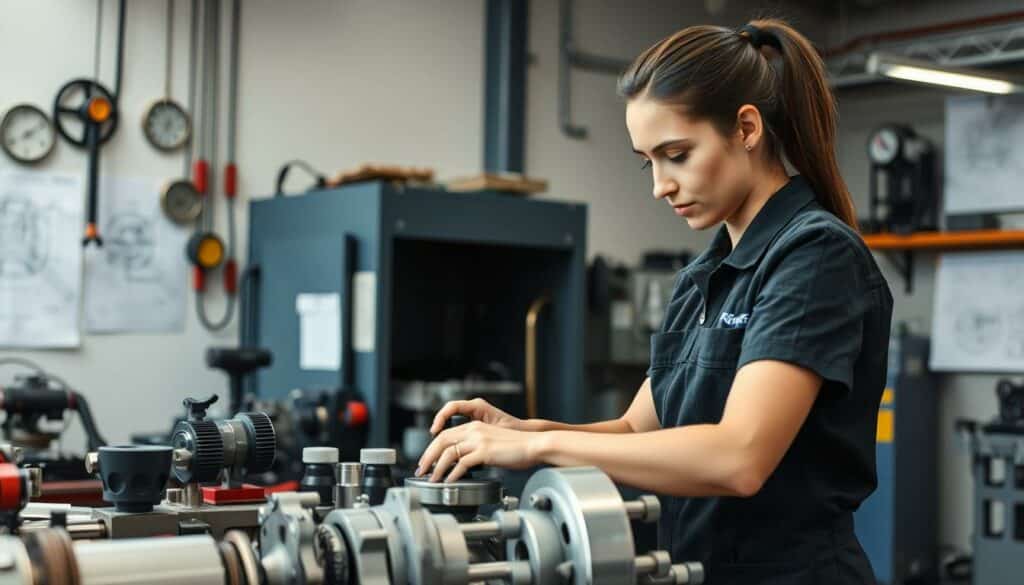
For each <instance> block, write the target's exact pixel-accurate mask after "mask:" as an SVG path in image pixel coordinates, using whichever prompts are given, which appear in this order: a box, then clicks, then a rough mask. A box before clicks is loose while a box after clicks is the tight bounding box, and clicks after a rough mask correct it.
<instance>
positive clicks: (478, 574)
mask: <svg viewBox="0 0 1024 585" xmlns="http://www.w3.org/2000/svg"><path fill="white" fill-rule="evenodd" d="M468 575H469V580H470V582H472V581H486V580H488V579H505V578H506V577H511V576H512V565H510V564H509V563H507V562H505V561H497V562H494V563H477V564H475V565H470V566H469V572H468Z"/></svg>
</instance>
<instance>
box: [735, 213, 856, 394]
mask: <svg viewBox="0 0 1024 585" xmlns="http://www.w3.org/2000/svg"><path fill="white" fill-rule="evenodd" d="M794 239H795V240H796V241H794V242H792V243H790V244H783V245H782V246H783V250H781V251H780V255H779V259H778V260H777V261H776V262H774V263H773V265H772V266H771V267H770V268H769V269H770V270H771V273H770V274H768V275H767V276H766V277H765V278H764V280H763V284H762V286H761V287H760V290H759V291H758V293H757V296H756V300H755V303H754V307H753V308H752V310H751V312H750V321H749V322H748V323H747V330H746V333H745V334H744V336H743V345H742V347H741V350H740V358H739V362H738V363H737V368H740V367H742V366H744V365H745V364H748V363H750V362H753V361H758V360H778V361H783V362H788V363H792V364H795V365H797V366H801V367H804V368H807V369H809V370H811V371H813V372H815V373H817V374H818V375H819V376H821V377H822V378H824V379H825V380H831V381H834V382H838V383H840V384H842V385H843V386H845V387H846V389H847V391H849V389H850V388H852V387H853V372H854V365H855V364H856V362H857V357H858V355H859V354H860V349H861V341H862V337H863V333H864V316H865V313H866V305H867V303H868V295H867V294H866V291H865V283H864V279H863V277H862V275H863V273H864V272H863V270H862V268H863V267H862V266H860V262H861V260H860V258H859V254H858V251H857V249H856V247H855V246H856V244H855V243H854V242H852V241H850V239H849V238H848V237H846V236H845V235H843V234H841V233H835V232H831V231H828V230H817V231H816V232H815V233H811V234H805V235H801V236H798V237H796V238H794Z"/></svg>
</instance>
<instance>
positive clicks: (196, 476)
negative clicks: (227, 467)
mask: <svg viewBox="0 0 1024 585" xmlns="http://www.w3.org/2000/svg"><path fill="white" fill-rule="evenodd" d="M171 444H172V445H174V448H175V449H185V450H187V451H188V452H189V453H191V458H190V459H189V460H188V461H187V462H184V463H181V464H175V465H174V477H176V478H178V481H180V482H181V483H209V482H211V481H216V480H217V478H218V477H219V476H220V471H221V469H223V468H224V438H223V437H222V436H221V434H220V429H219V428H217V423H215V422H213V421H212V420H199V421H181V422H179V423H178V424H177V425H175V426H174V432H172V433H171Z"/></svg>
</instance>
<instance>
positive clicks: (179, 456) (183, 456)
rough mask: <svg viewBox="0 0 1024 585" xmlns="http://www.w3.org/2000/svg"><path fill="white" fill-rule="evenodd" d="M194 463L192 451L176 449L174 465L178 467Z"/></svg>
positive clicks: (185, 466)
mask: <svg viewBox="0 0 1024 585" xmlns="http://www.w3.org/2000/svg"><path fill="white" fill-rule="evenodd" d="M190 463H192V452H191V451H189V450H188V449H175V450H174V466H175V467H178V468H183V469H184V468H187V467H188V466H189V464H190Z"/></svg>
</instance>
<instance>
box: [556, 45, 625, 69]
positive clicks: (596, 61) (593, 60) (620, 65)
mask: <svg viewBox="0 0 1024 585" xmlns="http://www.w3.org/2000/svg"><path fill="white" fill-rule="evenodd" d="M569 63H570V64H571V65H572V66H573V67H576V68H579V69H587V70H589V71H597V72H598V73H607V74H609V75H619V74H621V73H622V72H623V71H625V70H626V68H627V67H629V64H630V62H629V61H627V60H625V59H618V58H615V57H604V56H601V55H594V54H592V53H584V52H581V51H574V50H571V49H570V51H569Z"/></svg>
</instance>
